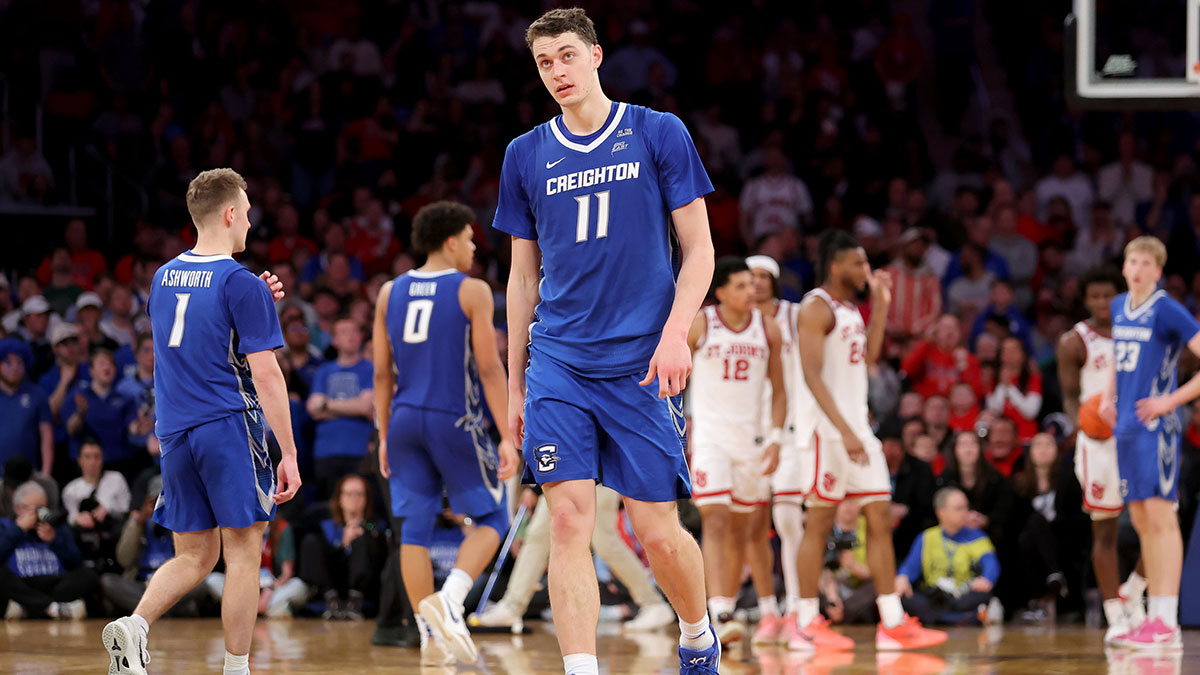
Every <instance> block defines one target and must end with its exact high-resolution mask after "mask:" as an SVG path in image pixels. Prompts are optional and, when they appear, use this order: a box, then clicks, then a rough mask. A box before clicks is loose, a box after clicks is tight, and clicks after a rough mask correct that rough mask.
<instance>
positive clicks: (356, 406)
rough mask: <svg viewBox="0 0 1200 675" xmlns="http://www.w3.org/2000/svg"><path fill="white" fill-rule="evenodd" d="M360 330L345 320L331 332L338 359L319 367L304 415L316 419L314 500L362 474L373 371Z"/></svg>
mask: <svg viewBox="0 0 1200 675" xmlns="http://www.w3.org/2000/svg"><path fill="white" fill-rule="evenodd" d="M362 344H363V326H362V324H359V323H357V322H355V321H354V320H352V319H349V318H342V319H340V320H338V322H337V324H335V325H334V329H333V346H334V348H335V349H337V352H338V355H337V359H336V360H334V361H330V362H328V363H326V364H325V365H323V366H321V367H320V368H318V369H317V374H316V376H315V377H314V378H313V387H312V395H310V396H309V397H308V403H307V409H308V414H309V415H311V416H312V418H313V420H315V421H316V425H317V433H316V438H315V440H314V441H313V457H314V458H315V468H316V474H317V499H328V498H329V496H330V495H331V494H332V492H333V486H334V483H336V482H337V481H338V480H339V479H340V478H341V477H342V476H345V475H346V474H349V473H355V472H357V471H359V470H360V467H361V465H362V463H363V458H365V457H366V456H367V444H368V443H369V442H370V440H371V431H372V428H373V424H372V422H373V421H374V419H375V399H374V398H373V396H374V391H375V389H374V386H375V383H374V376H375V368H374V367H373V366H372V365H371V362H370V361H368V360H366V359H364V358H363V354H362Z"/></svg>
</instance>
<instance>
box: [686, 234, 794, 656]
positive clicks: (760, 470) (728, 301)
mask: <svg viewBox="0 0 1200 675" xmlns="http://www.w3.org/2000/svg"><path fill="white" fill-rule="evenodd" d="M713 292H714V294H715V295H716V299H717V304H715V305H709V306H707V307H705V308H704V309H702V310H701V311H700V313H699V314H697V315H696V319H695V321H693V322H692V328H691V330H690V331H689V332H688V346H690V347H691V348H692V353H693V355H694V356H693V359H694V362H695V366H694V368H693V371H692V388H691V398H692V400H691V405H692V483H693V484H694V485H695V491H694V492H693V493H692V501H693V502H694V503H695V504H696V507H697V508H698V509H699V510H700V518H701V521H702V522H703V527H704V537H703V539H702V541H701V543H702V546H703V551H704V572H705V576H706V579H707V583H708V614H709V616H710V617H713V618H715V619H716V620H717V624H716V626H717V638H718V639H719V640H720V641H721V644H722V646H728V645H730V644H732V643H734V642H737V641H738V640H740V639H741V638H742V636H743V635H744V633H745V628H744V627H743V626H742V623H741V622H740V621H734V620H733V611H734V609H736V608H737V594H738V588H740V587H741V581H742V563H743V561H744V560H746V559H747V558H749V560H750V574H751V577H752V578H753V580H754V588H755V590H756V591H757V593H758V598H759V607H760V609H762V611H763V617H764V618H763V621H764V622H771V621H772V619H774V622H775V623H778V622H779V619H778V615H779V608H778V607H777V606H776V602H775V574H774V571H775V559H774V556H773V554H772V550H771V541H770V535H769V532H768V531H769V529H770V526H771V512H770V510H769V509H768V506H769V505H770V503H771V500H770V497H771V479H770V474H771V473H772V472H774V471H775V467H776V466H777V465H778V464H779V446H780V443H781V441H782V438H783V435H784V423H785V421H786V419H787V392H786V391H785V390H784V386H783V366H782V365H781V362H780V358H779V352H780V349H781V347H780V342H781V338H780V336H779V327H778V326H776V325H775V321H774V319H772V318H770V317H767V316H764V315H763V313H762V312H760V311H758V309H757V308H756V307H755V306H754V282H753V280H752V278H751V276H750V268H749V267H747V266H746V261H744V260H742V259H741V258H722V259H720V260H718V261H717V263H716V270H715V271H714V272H713ZM768 384H770V385H771V386H770V388H769V389H768V387H767V385H768ZM766 391H769V392H770V402H769V404H770V406H771V419H770V426H769V428H770V432H767V431H766V429H764V428H763V427H762V425H761V422H762V418H763V412H762V410H761V408H762V405H763V394H764V392H766ZM777 632H778V631H777Z"/></svg>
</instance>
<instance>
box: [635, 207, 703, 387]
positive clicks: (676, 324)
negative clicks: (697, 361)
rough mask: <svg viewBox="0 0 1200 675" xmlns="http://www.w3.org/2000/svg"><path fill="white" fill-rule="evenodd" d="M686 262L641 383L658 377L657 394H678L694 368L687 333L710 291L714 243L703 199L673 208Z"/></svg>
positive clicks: (681, 249)
mask: <svg viewBox="0 0 1200 675" xmlns="http://www.w3.org/2000/svg"><path fill="white" fill-rule="evenodd" d="M671 219H672V220H673V221H674V223H675V234H676V236H677V237H678V238H679V249H680V254H681V256H682V260H683V264H682V265H681V267H680V268H679V279H678V280H677V281H676V284H675V302H674V303H673V304H672V305H671V314H670V315H669V316H667V322H666V324H664V325H663V330H662V337H661V338H659V341H658V347H657V348H655V350H654V356H653V357H651V359H650V367H649V369H648V372H647V373H646V378H645V379H644V380H642V386H645V385H648V384H650V383H651V382H653V381H654V378H655V376H657V377H658V397H659V398H666V397H667V396H675V395H677V394H678V393H679V392H681V391H683V388H684V387H686V386H687V378H688V375H689V374H690V373H691V371H692V354H691V352H690V351H688V350H687V335H688V332H689V327H690V325H691V322H692V321H694V320H695V316H696V312H697V311H699V310H700V303H702V302H704V296H705V295H707V294H708V287H709V286H710V285H711V284H712V275H713V264H714V262H713V255H714V254H713V243H712V234H711V232H710V231H709V228H708V210H707V209H706V207H705V206H704V198H703V197H697V198H696V199H693V200H692V201H691V202H688V203H687V204H684V205H683V206H681V207H679V208H677V209H675V210H673V211H671Z"/></svg>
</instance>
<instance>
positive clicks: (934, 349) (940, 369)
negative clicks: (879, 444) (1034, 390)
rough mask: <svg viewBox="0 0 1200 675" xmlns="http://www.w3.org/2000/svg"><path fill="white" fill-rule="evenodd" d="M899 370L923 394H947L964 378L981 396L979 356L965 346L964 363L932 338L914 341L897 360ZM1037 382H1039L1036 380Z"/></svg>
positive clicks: (926, 396) (923, 395) (977, 395)
mask: <svg viewBox="0 0 1200 675" xmlns="http://www.w3.org/2000/svg"><path fill="white" fill-rule="evenodd" d="M900 372H902V373H904V375H905V376H906V377H908V379H909V380H910V381H911V382H912V383H913V387H912V388H913V391H915V392H917V393H918V394H920V395H921V396H922V397H924V398H929V397H930V396H947V397H948V396H950V388H951V387H953V386H954V385H955V384H957V383H959V382H966V383H967V384H969V385H971V389H973V390H974V391H975V396H976V397H978V398H982V397H983V394H984V391H983V381H982V380H981V379H980V376H979V359H977V358H975V355H974V354H971V353H969V352H966V350H964V356H963V363H961V364H960V363H959V360H958V359H957V358H956V357H955V356H954V353H953V352H947V351H943V350H942V349H941V348H940V347H938V346H937V345H936V344H934V342H933V341H932V340H922V341H920V342H918V343H917V345H916V347H914V348H913V350H912V351H911V352H909V353H908V356H905V357H904V360H903V361H901V362H900ZM1039 385H1040V383H1039Z"/></svg>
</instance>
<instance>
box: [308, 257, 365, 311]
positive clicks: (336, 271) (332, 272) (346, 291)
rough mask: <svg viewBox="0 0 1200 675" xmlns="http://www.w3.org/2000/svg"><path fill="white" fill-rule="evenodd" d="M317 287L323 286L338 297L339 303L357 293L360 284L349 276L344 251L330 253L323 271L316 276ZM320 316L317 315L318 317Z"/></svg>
mask: <svg viewBox="0 0 1200 675" xmlns="http://www.w3.org/2000/svg"><path fill="white" fill-rule="evenodd" d="M316 283H317V288H325V289H328V290H329V291H330V292H332V293H333V294H334V295H336V296H337V297H338V303H339V304H342V305H344V304H346V303H348V302H349V301H350V299H351V298H353V297H355V296H356V295H358V292H359V288H360V287H361V286H362V284H361V282H360V281H359V280H358V279H355V278H354V277H352V276H350V256H348V255H346V254H345V253H330V254H329V264H328V265H326V267H325V273H324V274H322V275H321V276H319V277H317V282H316ZM319 318H320V316H319V315H318V319H319Z"/></svg>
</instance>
